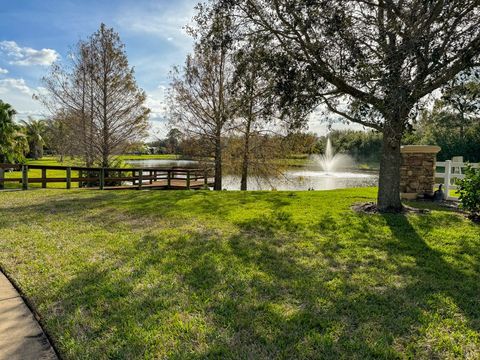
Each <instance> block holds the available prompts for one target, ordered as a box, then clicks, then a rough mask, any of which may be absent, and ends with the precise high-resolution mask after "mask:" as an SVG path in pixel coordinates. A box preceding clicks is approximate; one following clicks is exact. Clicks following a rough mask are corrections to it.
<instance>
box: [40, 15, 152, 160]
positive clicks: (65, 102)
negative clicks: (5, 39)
mask: <svg viewBox="0 0 480 360" xmlns="http://www.w3.org/2000/svg"><path fill="white" fill-rule="evenodd" d="M43 82H44V86H45V88H46V89H47V93H46V95H42V96H39V98H40V99H41V100H42V102H43V103H44V104H46V105H47V107H48V108H49V109H50V110H51V111H52V112H53V113H58V112H59V111H63V112H66V113H68V114H69V117H68V119H69V120H70V121H69V122H68V126H69V127H70V128H71V130H72V131H71V133H72V134H74V136H73V139H72V140H73V141H72V142H73V143H74V144H75V145H76V146H77V147H78V149H79V152H81V153H82V154H83V156H84V159H85V163H86V164H87V166H90V165H91V164H93V163H94V162H96V163H99V164H100V165H101V166H104V167H107V166H109V164H110V161H111V157H112V156H113V155H117V154H121V153H122V152H124V151H125V150H126V149H127V148H128V147H129V146H130V144H132V143H135V142H137V141H139V140H141V139H143V138H144V137H145V136H146V130H147V128H148V114H149V112H150V110H149V109H148V108H146V107H145V106H144V103H145V100H146V95H145V92H144V91H143V90H141V89H139V88H138V86H137V84H136V82H135V77H134V70H133V68H131V67H129V64H128V59H127V55H126V52H125V46H124V44H123V43H122V42H121V40H120V37H119V35H118V33H116V32H115V31H114V30H113V29H109V28H107V27H106V26H105V25H104V24H101V25H100V29H99V30H98V31H97V32H96V33H94V34H93V35H92V36H90V38H89V39H88V40H87V41H81V42H79V43H78V44H77V46H76V48H75V50H74V51H73V52H72V54H71V55H70V56H69V63H67V64H55V65H53V66H52V68H51V71H50V74H49V75H48V76H47V77H45V78H44V79H43Z"/></svg>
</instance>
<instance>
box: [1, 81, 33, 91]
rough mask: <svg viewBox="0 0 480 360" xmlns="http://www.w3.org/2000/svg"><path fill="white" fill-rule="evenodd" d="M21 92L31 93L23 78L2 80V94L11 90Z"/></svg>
mask: <svg viewBox="0 0 480 360" xmlns="http://www.w3.org/2000/svg"><path fill="white" fill-rule="evenodd" d="M11 91H14V92H21V93H23V94H30V93H31V89H30V88H29V87H28V86H27V84H26V82H25V80H23V79H13V78H8V79H1V80H0V94H8V93H9V92H11Z"/></svg>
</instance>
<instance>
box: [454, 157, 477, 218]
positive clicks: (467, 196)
mask: <svg viewBox="0 0 480 360" xmlns="http://www.w3.org/2000/svg"><path fill="white" fill-rule="evenodd" d="M457 185H458V192H459V194H460V196H459V199H460V202H461V207H462V208H463V209H465V210H466V211H468V212H469V213H470V217H471V218H472V219H476V220H479V219H480V169H474V168H473V167H471V166H468V167H467V169H466V170H465V178H464V179H459V180H457Z"/></svg>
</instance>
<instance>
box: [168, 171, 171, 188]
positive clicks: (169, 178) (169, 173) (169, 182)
mask: <svg viewBox="0 0 480 360" xmlns="http://www.w3.org/2000/svg"><path fill="white" fill-rule="evenodd" d="M171 184H172V181H171V170H167V188H168V189H170V186H171Z"/></svg>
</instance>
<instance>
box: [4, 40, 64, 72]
mask: <svg viewBox="0 0 480 360" xmlns="http://www.w3.org/2000/svg"><path fill="white" fill-rule="evenodd" d="M0 50H1V51H2V52H3V53H4V54H5V55H6V56H7V57H8V58H10V59H12V60H10V61H9V63H10V64H12V65H22V66H30V65H42V66H48V65H51V64H52V63H53V62H54V61H55V60H57V59H58V58H59V54H58V53H57V52H56V51H55V50H53V49H41V50H35V49H32V48H29V47H21V46H19V45H18V44H17V43H16V42H15V41H0Z"/></svg>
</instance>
